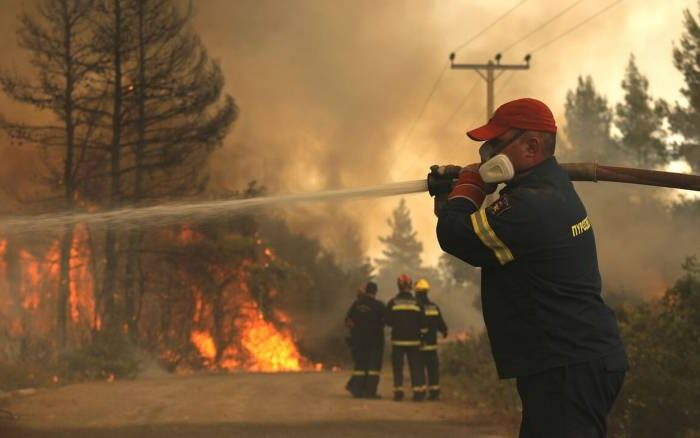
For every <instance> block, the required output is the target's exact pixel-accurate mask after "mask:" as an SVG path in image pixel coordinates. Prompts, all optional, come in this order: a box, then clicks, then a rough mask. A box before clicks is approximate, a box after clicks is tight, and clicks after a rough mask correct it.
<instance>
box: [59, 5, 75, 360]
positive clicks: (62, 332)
mask: <svg viewBox="0 0 700 438" xmlns="http://www.w3.org/2000/svg"><path fill="white" fill-rule="evenodd" d="M61 6H62V20H63V25H64V26H63V35H64V38H63V53H64V63H65V69H66V70H65V80H66V89H65V94H64V108H63V112H64V121H65V130H66V157H65V161H64V168H63V183H64V185H65V187H64V188H65V192H64V198H65V202H66V208H67V209H68V210H71V209H72V208H73V196H74V190H75V188H74V182H73V175H74V174H73V157H74V153H75V123H74V121H73V91H74V84H75V78H74V77H73V50H72V47H73V40H72V38H73V22H72V20H71V17H70V14H69V11H68V4H67V2H66V1H63V2H62V5H61ZM73 227H74V226H73V225H72V224H71V225H67V226H66V228H65V231H64V233H63V237H62V239H61V246H60V254H59V259H60V262H59V263H60V274H59V275H60V277H59V282H58V285H59V286H58V299H57V306H58V308H57V309H56V310H57V313H56V325H57V327H56V336H57V342H58V346H59V347H63V346H64V345H65V343H66V335H67V330H68V295H69V293H70V258H71V246H72V242H73V231H74V230H73Z"/></svg>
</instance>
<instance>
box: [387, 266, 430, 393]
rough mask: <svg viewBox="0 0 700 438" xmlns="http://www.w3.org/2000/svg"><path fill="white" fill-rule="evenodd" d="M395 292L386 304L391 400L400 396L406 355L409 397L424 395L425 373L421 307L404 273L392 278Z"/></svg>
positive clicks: (408, 278) (409, 279) (423, 321)
mask: <svg viewBox="0 0 700 438" xmlns="http://www.w3.org/2000/svg"><path fill="white" fill-rule="evenodd" d="M396 284H397V286H398V288H399V293H398V294H397V295H396V296H395V297H394V298H392V299H391V300H390V301H389V302H388V303H387V306H386V324H387V325H388V326H390V327H391V364H392V368H393V372H394V400H396V401H401V400H403V396H404V393H403V360H404V356H406V357H407V358H408V368H409V371H410V375H411V388H412V390H413V400H414V401H422V400H424V399H425V374H424V373H423V363H422V360H421V352H420V345H421V338H422V333H421V331H422V329H424V328H426V325H425V316H424V315H423V309H422V308H421V307H420V305H419V304H418V301H416V298H415V297H414V296H413V294H411V289H412V286H413V282H412V280H411V277H409V276H408V275H406V274H403V275H401V276H399V278H398V279H397V280H396Z"/></svg>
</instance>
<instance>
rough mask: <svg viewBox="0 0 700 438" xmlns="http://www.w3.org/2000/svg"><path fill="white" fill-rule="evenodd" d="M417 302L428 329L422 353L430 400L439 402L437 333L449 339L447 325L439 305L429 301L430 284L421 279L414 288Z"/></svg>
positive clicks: (422, 345)
mask: <svg viewBox="0 0 700 438" xmlns="http://www.w3.org/2000/svg"><path fill="white" fill-rule="evenodd" d="M414 290H415V291H416V300H417V301H418V304H420V306H421V308H422V309H423V314H424V315H425V322H426V326H427V327H426V328H424V329H423V343H422V344H421V347H420V351H421V355H422V356H423V366H424V372H427V374H428V399H429V400H437V399H438V398H439V397H440V364H439V361H438V344H437V333H438V332H440V333H441V334H442V337H443V338H446V337H447V325H446V324H445V320H444V319H443V318H442V313H441V312H440V308H439V307H438V305H437V304H435V303H433V302H431V301H430V300H429V299H428V292H429V291H430V283H428V280H426V279H424V278H421V279H420V280H418V281H417V282H416V285H415V286H414Z"/></svg>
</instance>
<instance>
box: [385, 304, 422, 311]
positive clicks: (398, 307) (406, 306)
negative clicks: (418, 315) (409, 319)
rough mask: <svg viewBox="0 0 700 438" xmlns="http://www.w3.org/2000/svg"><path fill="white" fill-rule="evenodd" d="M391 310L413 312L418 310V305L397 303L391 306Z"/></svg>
mask: <svg viewBox="0 0 700 438" xmlns="http://www.w3.org/2000/svg"><path fill="white" fill-rule="evenodd" d="M391 310H412V311H414V312H420V307H418V306H417V305H415V304H397V305H395V306H394V307H392V308H391Z"/></svg>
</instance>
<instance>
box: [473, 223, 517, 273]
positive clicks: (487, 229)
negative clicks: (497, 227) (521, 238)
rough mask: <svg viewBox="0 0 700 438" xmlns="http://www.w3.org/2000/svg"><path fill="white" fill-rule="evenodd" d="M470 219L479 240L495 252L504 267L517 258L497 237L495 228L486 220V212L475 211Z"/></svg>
mask: <svg viewBox="0 0 700 438" xmlns="http://www.w3.org/2000/svg"><path fill="white" fill-rule="evenodd" d="M470 218H471V221H472V226H473V227H474V231H475V232H476V235H477V236H478V237H479V240H481V242H482V243H483V244H484V245H486V246H487V247H489V248H490V249H491V251H493V253H494V254H495V255H496V258H497V259H498V261H499V262H500V263H501V264H502V265H505V264H506V263H508V262H510V261H512V260H513V259H514V258H515V257H513V253H512V252H510V249H509V248H508V247H507V246H506V245H505V244H504V243H503V242H502V241H501V239H499V238H498V236H496V233H495V232H494V231H493V228H491V225H490V224H489V221H488V219H487V218H486V210H478V211H475V212H474V213H472V214H471V216H470Z"/></svg>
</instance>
